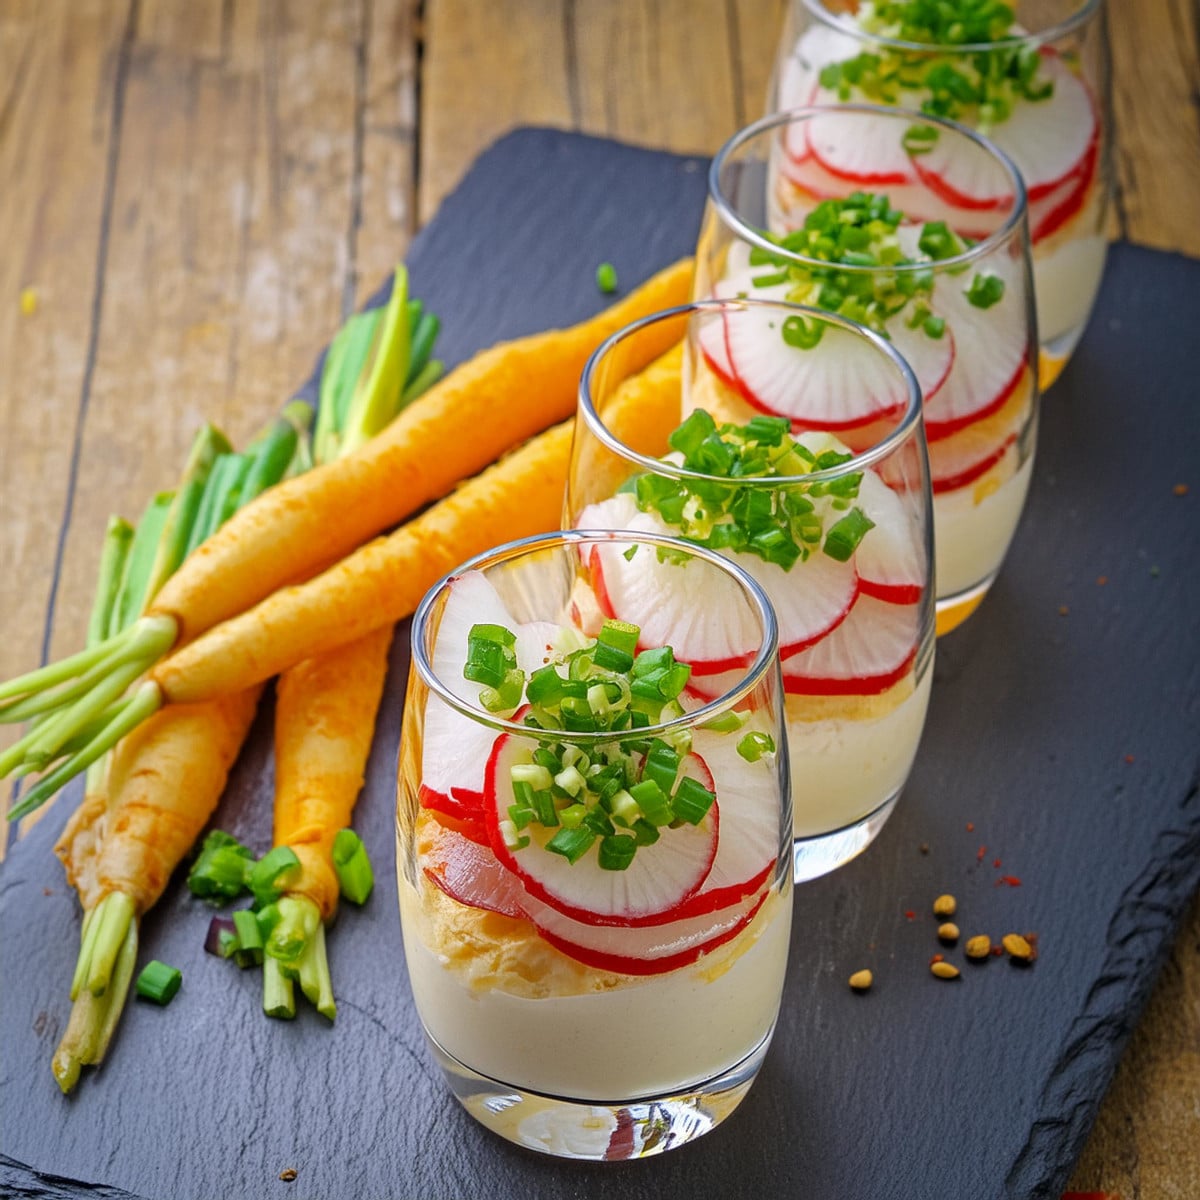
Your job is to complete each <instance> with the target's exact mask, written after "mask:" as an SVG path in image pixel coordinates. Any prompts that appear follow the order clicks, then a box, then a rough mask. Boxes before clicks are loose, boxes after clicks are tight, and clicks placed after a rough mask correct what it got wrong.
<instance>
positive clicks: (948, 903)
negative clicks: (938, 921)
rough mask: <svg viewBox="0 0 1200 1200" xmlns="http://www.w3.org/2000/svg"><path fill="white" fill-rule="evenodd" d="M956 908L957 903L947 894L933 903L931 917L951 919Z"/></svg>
mask: <svg viewBox="0 0 1200 1200" xmlns="http://www.w3.org/2000/svg"><path fill="white" fill-rule="evenodd" d="M957 908H958V902H957V901H956V900H955V899H954V897H953V896H951V895H949V894H945V895H941V896H939V897H938V898H937V899H936V900H935V901H934V902H933V915H934V916H935V917H952V916H954V913H955V911H956V910H957Z"/></svg>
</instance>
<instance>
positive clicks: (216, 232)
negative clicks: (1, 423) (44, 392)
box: [54, 0, 365, 653]
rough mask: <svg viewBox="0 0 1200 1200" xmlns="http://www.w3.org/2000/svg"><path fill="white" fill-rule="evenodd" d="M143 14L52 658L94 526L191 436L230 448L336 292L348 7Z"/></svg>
mask: <svg viewBox="0 0 1200 1200" xmlns="http://www.w3.org/2000/svg"><path fill="white" fill-rule="evenodd" d="M235 8H236V10H237V13H236V16H235V17H234V21H235V23H236V29H235V32H236V33H237V34H238V37H236V38H233V40H232V41H229V42H228V46H229V54H228V56H226V55H225V54H223V44H224V43H225V42H226V38H227V35H226V33H224V32H223V24H222V21H221V20H220V18H221V15H222V9H223V6H222V5H220V4H216V3H212V4H206V5H177V4H173V3H170V2H165V3H162V4H155V3H148V4H147V5H146V7H145V8H144V10H143V12H142V19H141V20H140V21H139V26H138V32H137V37H136V39H135V41H134V44H133V47H132V57H131V64H130V73H129V85H128V92H127V96H126V103H125V109H124V114H123V127H122V129H121V154H120V159H119V162H118V165H117V176H116V190H115V197H114V211H113V223H112V229H111V231H110V235H109V246H108V259H107V269H106V272H105V279H104V296H103V307H102V312H101V322H102V325H101V331H102V337H101V342H100V349H99V354H98V357H97V362H96V370H95V377H94V380H93V385H92V394H91V397H90V404H89V411H88V419H87V422H86V425H85V428H84V437H83V445H82V455H81V462H80V469H79V476H78V478H79V503H78V504H77V507H76V517H75V519H74V520H73V522H72V524H71V527H70V529H69V531H68V536H67V542H66V554H65V558H64V564H63V575H62V599H61V602H60V605H59V610H58V613H57V619H56V624H55V637H54V651H55V653H61V652H63V651H65V650H68V649H70V648H71V647H72V646H74V645H75V644H77V642H78V639H79V633H80V630H81V628H82V622H83V617H84V613H85V611H86V606H85V603H84V597H86V595H87V592H88V584H89V581H90V579H91V576H92V573H93V571H94V567H95V558H96V549H97V547H98V544H99V537H100V533H101V531H102V527H103V522H104V518H105V514H106V513H107V512H108V511H109V510H110V509H116V510H117V511H122V512H125V513H127V514H129V515H136V513H137V512H138V511H139V510H140V508H141V506H142V504H144V502H145V500H146V498H147V497H149V496H150V495H151V494H152V493H153V492H154V491H155V490H156V489H158V488H162V487H166V486H169V485H170V484H171V483H172V482H173V480H174V479H175V477H176V476H177V473H178V471H179V469H180V466H181V465H182V462H183V460H184V457H185V455H186V452H187V447H188V444H189V442H190V440H191V438H192V436H193V434H194V433H195V431H196V429H197V428H198V427H199V425H200V424H201V422H202V421H203V420H204V419H209V420H212V421H214V422H215V423H216V424H218V425H219V426H221V427H222V428H223V429H225V430H226V431H227V432H228V434H229V435H230V436H231V437H232V438H233V439H234V440H235V442H239V443H240V442H242V441H243V440H244V439H246V438H247V437H248V436H249V435H250V434H252V432H253V431H254V430H255V429H256V428H258V427H259V426H260V425H261V424H262V423H263V422H264V421H266V420H267V419H268V418H269V417H270V416H271V415H272V414H274V412H275V411H276V410H277V409H278V408H279V406H280V404H281V403H282V401H284V400H285V399H286V398H287V395H288V391H289V389H290V388H292V387H293V386H295V385H298V384H299V383H300V382H301V381H302V380H303V379H304V378H305V376H306V375H307V373H308V371H309V369H310V367H311V364H312V362H313V359H314V356H315V354H316V351H317V350H318V349H319V347H320V346H321V344H322V343H323V342H324V341H325V340H326V339H327V338H328V336H329V335H330V334H331V333H332V332H333V330H334V329H335V328H336V326H337V324H338V321H339V319H340V316H341V309H342V297H343V295H344V293H345V292H346V290H347V285H348V283H349V281H350V280H351V277H352V253H351V248H350V247H351V241H352V238H353V236H354V235H355V228H354V223H355V211H354V203H353V200H354V195H355V192H356V180H355V171H356V170H357V168H358V165H359V164H358V161H357V158H356V154H355V130H356V127H357V121H356V105H357V97H356V63H357V61H358V59H359V47H360V43H361V42H362V40H363V38H364V37H365V30H364V29H363V27H362V16H363V9H364V6H363V5H362V4H361V3H360V2H359V0H340V2H339V3H336V4H327V5H309V4H305V3H299V2H298V3H293V4H276V3H263V4H261V5H257V4H253V3H251V4H248V5H246V4H238V5H236V6H235Z"/></svg>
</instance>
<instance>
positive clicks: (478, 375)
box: [148, 260, 692, 640]
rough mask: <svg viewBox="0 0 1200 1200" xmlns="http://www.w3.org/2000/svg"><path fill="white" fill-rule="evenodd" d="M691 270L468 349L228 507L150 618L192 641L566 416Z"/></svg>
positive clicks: (676, 270)
mask: <svg viewBox="0 0 1200 1200" xmlns="http://www.w3.org/2000/svg"><path fill="white" fill-rule="evenodd" d="M691 277H692V264H691V261H690V260H684V261H681V262H679V263H676V264H675V265H674V266H673V267H669V268H667V269H666V270H665V271H662V272H660V273H659V274H658V275H656V276H654V277H653V278H652V279H650V280H649V281H648V282H647V283H645V284H643V285H642V286H641V287H640V288H638V289H636V290H635V291H634V292H632V293H631V294H630V295H629V296H628V297H627V298H626V299H624V300H622V301H621V302H619V303H617V304H615V305H613V306H612V307H610V308H608V309H606V310H605V311H604V312H602V313H600V314H599V315H598V316H596V317H593V318H591V319H590V320H588V321H584V322H583V323H581V324H579V325H575V326H572V327H570V328H568V329H561V330H550V331H548V332H545V333H539V334H534V335H532V336H529V337H524V338H518V339H516V340H514V341H511V342H503V343H500V344H499V345H496V346H492V347H491V348H490V349H487V350H484V351H482V352H481V353H480V354H477V355H476V356H475V357H474V358H472V359H471V360H470V361H469V362H467V363H465V364H464V365H463V366H461V367H459V368H458V369H457V370H455V371H452V372H451V373H450V374H449V375H447V376H446V377H445V378H444V379H443V380H441V381H440V382H439V383H437V384H435V385H434V386H433V387H432V388H430V389H429V391H428V392H426V393H425V394H424V395H422V396H421V397H419V398H418V399H417V400H416V401H414V402H413V403H412V404H411V405H409V407H408V408H406V409H405V410H404V411H403V412H402V413H401V414H400V416H399V417H398V418H397V419H396V420H395V421H393V422H392V423H391V424H390V425H389V426H388V427H387V428H386V429H385V430H383V432H381V433H380V434H378V435H377V436H376V437H374V438H372V439H371V440H370V441H369V442H367V443H366V444H365V445H364V446H363V447H362V448H361V449H359V450H357V451H355V452H354V453H352V454H349V455H347V456H345V457H343V458H340V459H337V460H335V461H334V462H331V463H329V464H328V465H326V466H322V467H316V468H314V469H313V470H311V471H307V472H305V473H304V474H303V475H299V476H297V477H296V478H295V479H292V480H288V481H285V482H284V483H282V484H280V485H278V486H277V487H274V488H271V489H270V490H269V491H267V492H265V493H263V495H262V496H261V497H259V498H258V499H256V500H255V501H254V502H253V503H251V504H249V505H247V506H246V507H245V508H244V509H242V510H240V511H239V512H238V513H236V514H235V515H234V516H233V517H232V518H231V519H230V520H229V521H228V522H227V523H226V524H225V525H224V526H223V527H222V528H221V529H220V530H219V531H218V532H217V533H216V534H214V535H213V536H212V537H211V538H209V539H208V541H207V542H205V543H204V545H203V546H201V547H200V548H198V549H197V550H196V551H194V552H193V553H192V554H190V555H189V556H188V558H187V559H186V561H185V562H184V563H183V565H182V566H181V567H180V569H179V570H178V571H177V572H176V573H175V574H174V575H173V576H172V577H171V578H170V579H169V580H168V581H167V583H166V584H165V585H164V586H163V588H162V590H161V591H160V592H159V594H158V596H157V597H156V598H155V600H154V603H153V605H152V606H151V607H150V609H149V610H148V611H149V613H150V615H152V616H153V615H163V614H167V615H170V616H171V617H173V618H174V619H175V621H176V622H177V623H178V626H179V631H178V636H179V638H180V639H182V640H187V639H189V638H193V637H195V636H197V635H198V634H200V633H203V632H204V630H206V629H208V628H209V627H210V626H212V625H214V624H216V623H217V622H219V621H222V620H225V619H227V618H229V617H231V616H234V615H236V614H237V613H240V612H243V611H244V610H245V609H247V608H248V607H249V606H250V605H252V604H254V603H256V602H257V601H258V600H260V599H262V598H263V597H264V596H267V595H269V594H270V593H271V592H273V591H274V590H275V589H276V588H278V587H281V586H283V585H284V584H288V583H294V582H296V581H297V580H300V579H303V578H306V577H307V576H308V575H310V574H311V573H312V572H313V571H314V570H315V569H316V568H317V567H318V566H320V565H322V564H323V563H327V562H329V561H331V560H332V559H334V558H340V557H341V556H342V555H344V554H346V553H348V552H349V551H350V550H352V549H354V547H356V546H358V545H359V544H361V543H362V542H363V541H364V540H365V539H366V538H368V537H371V536H372V535H374V534H378V533H380V532H381V531H382V530H384V529H387V528H388V527H389V526H392V525H394V524H396V523H397V522H398V521H401V520H403V519H404V518H405V517H407V516H408V515H409V514H411V513H413V512H415V511H416V510H417V509H418V508H420V507H421V505H423V504H426V503H427V502H429V501H430V500H435V499H437V498H438V497H439V496H442V495H444V494H445V493H446V492H447V491H449V490H450V489H451V488H452V487H453V486H454V485H455V483H457V482H458V481H459V480H460V479H463V478H465V477H466V476H468V475H471V474H474V473H475V472H477V471H479V470H482V469H483V468H484V467H485V466H487V464H488V463H491V462H492V461H494V460H495V459H496V458H497V457H498V456H499V455H500V454H502V453H504V452H505V451H506V450H509V449H511V448H512V447H513V446H516V445H519V444H520V443H521V442H523V441H524V440H525V439H526V438H528V437H531V436H532V435H534V434H536V433H538V432H539V431H541V430H543V429H545V428H547V427H548V426H549V425H551V424H553V423H554V422H555V421H562V420H563V419H565V418H566V417H568V416H570V414H571V413H572V412H573V411H574V406H575V393H576V388H577V386H578V381H579V376H580V373H581V372H582V370H583V367H584V364H585V363H586V361H587V359H588V357H589V355H590V354H591V353H592V351H593V350H595V349H596V347H597V346H598V345H599V344H600V342H601V341H603V340H604V339H605V338H606V337H608V336H609V335H610V334H612V333H615V332H616V331H617V330H618V329H620V328H621V327H622V326H624V325H626V324H627V323H628V322H630V321H632V320H635V319H636V318H638V317H640V316H644V315H646V314H648V313H651V312H654V311H656V310H658V309H661V308H667V307H670V306H672V305H675V304H680V303H683V302H684V301H686V300H687V299H688V298H689V293H690V289H691ZM668 344H669V343H667V342H664V343H663V345H662V347H661V348H662V349H664V350H665V349H666V347H667V345H668Z"/></svg>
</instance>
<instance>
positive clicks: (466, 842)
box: [418, 821, 528, 917]
mask: <svg viewBox="0 0 1200 1200" xmlns="http://www.w3.org/2000/svg"><path fill="white" fill-rule="evenodd" d="M420 846H421V851H420V854H419V856H418V865H419V866H420V868H421V870H422V871H424V872H425V875H426V878H428V879H429V881H430V882H431V883H434V884H436V885H437V886H438V887H439V888H440V889H441V890H442V891H443V892H445V893H446V895H447V896H449V897H450V898H451V899H452V900H457V901H458V902H459V904H466V905H468V906H469V907H471V908H482V909H486V910H488V911H489V912H495V913H500V914H502V915H503V916H506V917H525V916H527V915H528V914H527V913H526V911H525V901H526V899H527V897H526V893H525V889H524V888H523V887H522V886H521V882H520V880H519V879H517V878H516V876H515V875H513V874H512V872H511V871H506V870H505V869H504V868H503V867H502V866H501V865H500V863H499V862H498V861H497V859H496V856H495V855H494V854H493V853H492V849H491V846H489V845H488V844H487V843H486V842H485V843H484V844H483V845H479V844H478V843H477V842H475V841H474V840H472V839H471V838H468V837H466V836H464V835H463V834H462V833H459V832H456V831H455V830H453V829H448V828H446V827H445V826H444V825H441V824H438V823H437V822H435V821H431V822H429V823H428V825H427V826H426V828H425V829H423V830H422V832H421V838H420Z"/></svg>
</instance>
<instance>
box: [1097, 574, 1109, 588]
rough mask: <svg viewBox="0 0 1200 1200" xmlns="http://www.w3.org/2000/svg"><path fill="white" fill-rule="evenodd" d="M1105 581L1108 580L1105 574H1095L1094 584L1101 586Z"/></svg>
mask: <svg viewBox="0 0 1200 1200" xmlns="http://www.w3.org/2000/svg"><path fill="white" fill-rule="evenodd" d="M1107 582H1108V576H1107V575H1097V576H1096V586H1097V587H1103V586H1104V585H1105V584H1106V583H1107Z"/></svg>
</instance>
